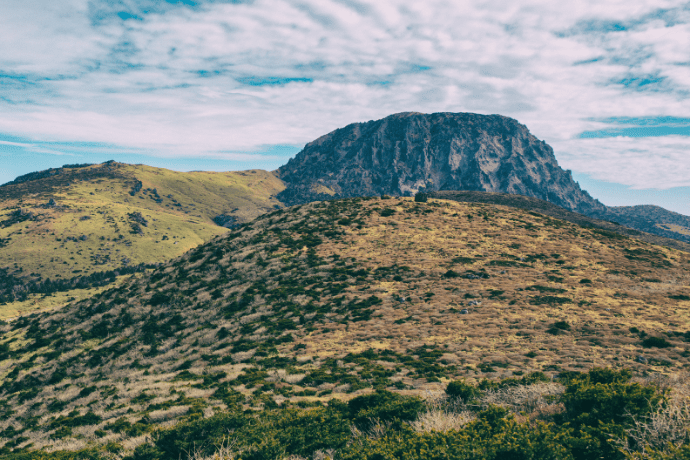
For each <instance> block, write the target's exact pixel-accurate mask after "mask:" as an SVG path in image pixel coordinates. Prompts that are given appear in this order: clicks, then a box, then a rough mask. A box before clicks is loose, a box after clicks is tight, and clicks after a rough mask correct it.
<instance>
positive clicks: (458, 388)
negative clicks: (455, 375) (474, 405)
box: [446, 380, 481, 402]
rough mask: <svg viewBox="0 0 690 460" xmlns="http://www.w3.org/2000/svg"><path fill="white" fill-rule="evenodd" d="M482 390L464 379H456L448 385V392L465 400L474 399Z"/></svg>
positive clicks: (449, 394)
mask: <svg viewBox="0 0 690 460" xmlns="http://www.w3.org/2000/svg"><path fill="white" fill-rule="evenodd" d="M480 393H481V391H479V390H478V389H477V387H475V386H474V385H471V384H469V383H466V382H465V381H464V380H454V381H452V382H450V383H449V384H448V386H446V394H447V395H448V396H450V397H451V398H460V399H462V400H463V401H464V402H470V401H473V400H474V399H475V398H476V397H477V396H479V395H480Z"/></svg>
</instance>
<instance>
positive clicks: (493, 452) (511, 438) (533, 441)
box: [339, 406, 572, 460]
mask: <svg viewBox="0 0 690 460" xmlns="http://www.w3.org/2000/svg"><path fill="white" fill-rule="evenodd" d="M564 441H565V436H564V435H563V434H561V433H558V432H557V431H554V430H552V426H551V425H545V424H543V423H537V424H536V425H534V426H531V425H530V424H529V423H517V422H516V421H515V419H514V418H513V417H512V416H509V415H508V413H507V411H506V410H505V409H502V408H500V407H495V406H494V407H491V408H489V409H487V410H486V411H483V412H481V413H480V414H479V418H478V420H476V421H474V422H471V423H469V424H468V425H467V426H466V427H465V428H464V429H462V430H451V431H447V432H435V431H432V432H422V433H417V432H414V431H412V430H411V428H408V427H403V428H402V430H401V432H399V433H391V432H388V433H386V434H385V435H384V436H383V437H382V438H380V439H365V440H363V441H362V442H361V443H353V444H351V445H350V446H348V447H346V448H345V449H343V450H341V451H340V453H339V458H341V459H342V460H355V459H356V460H393V459H405V460H441V459H453V460H455V459H458V460H461V459H463V460H464V459H467V460H469V459H472V460H512V459H514V460H518V459H520V460H522V459H525V460H527V459H534V460H537V459H539V460H550V459H553V460H556V459H558V460H568V459H571V458H572V457H571V456H570V455H569V454H568V452H567V450H566V448H565V447H564Z"/></svg>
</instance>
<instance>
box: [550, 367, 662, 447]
mask: <svg viewBox="0 0 690 460" xmlns="http://www.w3.org/2000/svg"><path fill="white" fill-rule="evenodd" d="M631 376H632V373H631V372H630V371H629V370H621V371H616V370H612V369H602V368H594V369H591V370H590V371H589V373H587V374H580V375H575V376H570V377H571V378H570V381H569V382H568V384H567V386H566V390H565V392H564V393H563V395H562V397H561V402H562V403H563V405H564V407H565V412H564V413H563V414H560V415H559V417H557V420H558V419H560V422H561V423H562V424H563V428H564V429H566V430H567V429H569V428H572V429H573V432H572V435H571V438H570V441H569V446H570V449H571V452H572V453H573V456H574V458H576V459H582V460H585V459H591V458H607V459H618V458H621V459H622V458H623V455H622V454H621V453H620V451H619V450H618V449H617V448H616V447H615V444H614V441H612V440H613V439H616V438H618V439H621V438H625V436H626V429H627V428H629V427H630V426H631V424H632V420H633V419H634V418H637V419H639V418H642V417H645V416H646V415H647V414H649V413H650V412H651V411H652V410H654V409H655V408H656V407H657V406H658V404H659V403H660V402H661V401H662V400H663V396H662V395H660V394H658V393H657V390H656V388H654V387H652V386H642V385H640V384H639V383H630V378H631Z"/></svg>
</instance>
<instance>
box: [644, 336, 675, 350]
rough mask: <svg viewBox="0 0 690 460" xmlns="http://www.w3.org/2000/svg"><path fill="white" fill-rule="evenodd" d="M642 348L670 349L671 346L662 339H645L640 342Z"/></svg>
mask: <svg viewBox="0 0 690 460" xmlns="http://www.w3.org/2000/svg"><path fill="white" fill-rule="evenodd" d="M642 346H643V347H645V348H652V347H655V348H668V347H672V346H673V344H672V343H671V342H669V341H668V340H666V339H665V338H663V337H653V336H652V337H647V338H646V339H644V340H643V341H642Z"/></svg>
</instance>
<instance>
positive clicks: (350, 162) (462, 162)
mask: <svg viewBox="0 0 690 460" xmlns="http://www.w3.org/2000/svg"><path fill="white" fill-rule="evenodd" d="M279 174H280V177H281V179H283V180H284V181H285V182H286V184H287V187H286V189H285V190H283V191H282V192H280V193H279V194H278V196H277V197H278V198H279V199H280V200H281V201H283V202H284V203H286V204H289V205H293V204H302V203H307V202H310V201H315V200H328V199H333V198H343V197H353V196H380V195H384V194H386V195H393V196H411V195H413V194H415V193H418V192H425V193H432V192H438V191H443V190H462V191H483V192H497V193H508V194H514V195H523V196H527V197H533V198H538V199H541V200H545V201H548V202H550V203H553V204H555V205H557V206H561V207H562V208H565V209H567V210H570V211H573V212H577V213H580V214H584V215H587V216H589V217H593V218H597V219H603V220H609V221H613V222H617V223H619V224H621V225H625V226H628V227H630V228H633V229H636V230H640V231H643V232H647V233H653V234H656V235H659V236H662V237H666V238H674V239H677V240H679V241H684V242H686V243H690V230H689V229H690V217H687V216H682V215H680V214H676V213H672V212H670V211H667V210H665V209H662V208H659V207H654V206H634V207H611V208H609V207H606V206H604V205H603V204H602V203H600V202H599V201H598V200H596V199H594V198H592V197H591V196H590V195H589V194H588V193H587V192H586V191H584V190H582V189H581V188H580V186H579V184H578V183H576V182H575V181H574V180H573V178H572V175H571V174H570V171H565V170H563V169H562V168H561V167H560V166H559V165H558V162H557V160H556V157H555V155H554V152H553V149H552V148H551V147H550V146H549V145H548V144H546V143H545V142H543V141H540V140H539V139H537V138H536V137H534V136H533V135H532V134H531V133H530V132H529V130H528V129H527V127H526V126H524V125H522V124H520V123H519V122H517V121H516V120H514V119H512V118H508V117H504V116H501V115H480V114H474V113H432V114H423V113H415V112H408V113H398V114H394V115H390V116H388V117H386V118H383V119H381V120H373V121H369V122H366V123H353V124H350V125H348V126H345V127H343V128H340V129H337V130H335V131H333V132H331V133H328V134H326V135H324V136H322V137H320V138H318V139H316V140H314V141H313V142H310V143H308V144H307V145H306V146H305V147H304V149H303V150H302V151H301V152H299V153H298V154H297V155H296V156H295V158H293V159H291V160H290V161H289V162H288V163H287V164H286V165H284V166H282V167H281V168H280V169H279Z"/></svg>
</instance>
